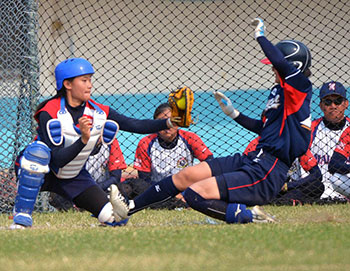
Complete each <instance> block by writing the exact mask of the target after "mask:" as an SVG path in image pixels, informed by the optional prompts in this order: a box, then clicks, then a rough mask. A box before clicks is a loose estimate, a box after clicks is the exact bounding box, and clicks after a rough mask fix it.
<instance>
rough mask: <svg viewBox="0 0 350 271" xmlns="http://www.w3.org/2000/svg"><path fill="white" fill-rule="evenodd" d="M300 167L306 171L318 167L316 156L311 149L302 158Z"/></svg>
mask: <svg viewBox="0 0 350 271" xmlns="http://www.w3.org/2000/svg"><path fill="white" fill-rule="evenodd" d="M300 165H301V166H302V167H303V169H304V170H305V171H310V169H312V168H313V167H314V166H316V165H317V160H316V158H315V156H314V155H313V154H312V153H311V151H310V149H308V150H307V152H306V153H305V154H304V155H302V156H301V157H300Z"/></svg>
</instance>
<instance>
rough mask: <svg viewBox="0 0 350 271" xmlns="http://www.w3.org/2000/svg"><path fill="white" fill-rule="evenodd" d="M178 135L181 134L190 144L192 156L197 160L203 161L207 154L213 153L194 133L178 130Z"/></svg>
mask: <svg viewBox="0 0 350 271" xmlns="http://www.w3.org/2000/svg"><path fill="white" fill-rule="evenodd" d="M179 135H180V136H182V137H183V138H184V139H185V140H186V141H187V143H188V144H189V145H190V146H191V148H192V151H193V155H194V157H195V158H197V159H198V160H199V161H204V160H205V159H207V158H208V156H210V155H213V153H212V152H211V151H210V150H209V148H208V147H207V146H206V145H205V144H204V142H203V141H202V139H201V138H200V137H199V136H198V135H196V134H195V133H193V132H189V131H184V130H179Z"/></svg>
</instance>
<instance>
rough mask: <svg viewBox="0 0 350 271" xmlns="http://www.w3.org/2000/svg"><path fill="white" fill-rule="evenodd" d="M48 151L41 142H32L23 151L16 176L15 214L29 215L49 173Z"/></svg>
mask: <svg viewBox="0 0 350 271" xmlns="http://www.w3.org/2000/svg"><path fill="white" fill-rule="evenodd" d="M49 162H50V149H49V148H48V147H47V146H46V145H45V144H44V143H42V142H33V143H32V144H30V145H28V147H27V148H26V149H25V151H24V153H23V155H22V157H21V159H20V162H19V163H20V167H19V174H18V190H17V196H16V200H15V212H16V213H18V212H23V213H26V214H31V213H32V211H33V209H34V204H35V201H36V197H37V195H38V193H39V191H40V188H41V185H42V184H43V182H44V176H45V173H47V172H48V171H49Z"/></svg>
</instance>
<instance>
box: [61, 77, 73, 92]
mask: <svg viewBox="0 0 350 271" xmlns="http://www.w3.org/2000/svg"><path fill="white" fill-rule="evenodd" d="M72 81H73V80H67V79H66V80H64V81H63V86H64V87H65V88H66V89H67V90H70V89H72Z"/></svg>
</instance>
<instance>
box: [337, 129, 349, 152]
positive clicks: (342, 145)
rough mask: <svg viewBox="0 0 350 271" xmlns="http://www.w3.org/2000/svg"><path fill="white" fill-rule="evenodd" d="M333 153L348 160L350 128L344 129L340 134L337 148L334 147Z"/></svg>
mask: <svg viewBox="0 0 350 271" xmlns="http://www.w3.org/2000/svg"><path fill="white" fill-rule="evenodd" d="M334 151H335V152H337V153H340V154H341V155H343V156H345V157H346V158H349V156H350V127H348V128H346V129H345V131H344V132H343V133H342V134H341V136H340V138H339V141H338V143H337V146H336V147H335V150H334Z"/></svg>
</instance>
